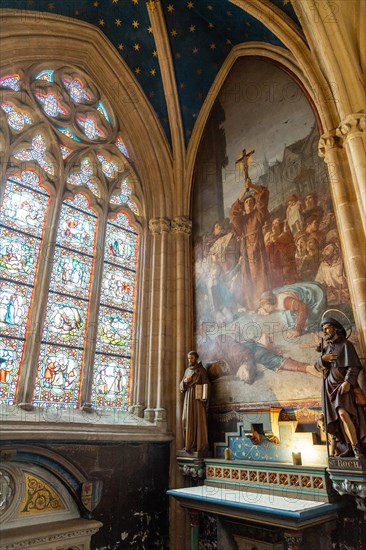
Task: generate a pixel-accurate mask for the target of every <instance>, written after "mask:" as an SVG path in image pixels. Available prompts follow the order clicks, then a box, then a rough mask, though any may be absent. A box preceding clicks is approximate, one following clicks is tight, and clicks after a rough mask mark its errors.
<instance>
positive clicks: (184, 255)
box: [169, 216, 192, 550]
mask: <svg viewBox="0 0 366 550" xmlns="http://www.w3.org/2000/svg"><path fill="white" fill-rule="evenodd" d="M171 231H172V237H174V244H175V270H174V269H172V270H171V272H172V274H173V276H174V278H175V304H174V305H175V307H174V310H175V317H174V323H175V331H176V332H175V340H176V348H175V360H173V361H172V364H173V365H174V364H175V374H174V375H173V377H172V378H171V380H172V383H173V384H174V385H175V388H174V390H173V391H175V400H174V402H175V410H174V409H173V410H172V417H173V418H172V430H173V431H174V432H175V441H173V442H172V445H171V453H170V464H171V474H170V483H171V486H172V487H182V486H183V476H182V474H181V473H180V471H179V468H178V463H177V460H176V450H177V448H178V449H180V448H182V446H183V430H182V404H183V399H182V394H181V392H180V390H179V383H180V381H181V378H182V377H183V373H184V368H185V365H186V357H187V353H188V351H189V349H188V348H190V347H191V345H192V343H191V338H192V322H191V311H192V290H191V280H192V266H191V249H190V235H191V232H192V222H191V220H190V219H189V218H188V217H186V216H180V217H177V218H174V219H173V220H172V225H171ZM172 240H173V239H172ZM169 519H170V525H173V526H174V533H172V534H171V537H170V538H171V541H172V546H173V545H174V548H177V550H185V549H186V548H187V543H188V540H189V537H190V533H189V531H188V528H189V527H188V525H187V521H186V518H185V513H184V510H183V509H182V507H181V506H180V505H179V504H178V502H176V500H175V499H173V501H172V502H171V504H170V512H169Z"/></svg>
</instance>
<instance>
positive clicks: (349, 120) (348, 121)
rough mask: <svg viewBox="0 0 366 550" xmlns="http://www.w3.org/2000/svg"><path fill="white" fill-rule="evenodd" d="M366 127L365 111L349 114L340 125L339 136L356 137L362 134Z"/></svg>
mask: <svg viewBox="0 0 366 550" xmlns="http://www.w3.org/2000/svg"><path fill="white" fill-rule="evenodd" d="M365 128H366V114H365V113H363V112H360V113H352V114H350V115H347V116H346V118H345V119H344V120H342V122H341V123H340V125H339V126H338V128H337V130H336V133H337V136H340V137H342V138H350V137H354V136H355V135H357V134H361V133H362V132H364V131H365Z"/></svg>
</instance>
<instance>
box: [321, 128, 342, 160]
mask: <svg viewBox="0 0 366 550" xmlns="http://www.w3.org/2000/svg"><path fill="white" fill-rule="evenodd" d="M336 132H337V131H336V130H331V131H330V132H326V133H325V134H323V135H322V136H321V138H320V139H319V144H318V154H319V156H320V157H322V158H324V157H326V155H327V153H328V151H329V150H330V149H335V148H341V147H342V144H343V139H342V137H341V136H339V135H337V133H336Z"/></svg>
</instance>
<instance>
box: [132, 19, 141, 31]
mask: <svg viewBox="0 0 366 550" xmlns="http://www.w3.org/2000/svg"><path fill="white" fill-rule="evenodd" d="M132 26H133V28H134V29H138V28H139V26H140V23H139V22H138V21H137V19H135V20H134V21H132Z"/></svg>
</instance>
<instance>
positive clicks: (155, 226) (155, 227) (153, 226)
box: [149, 218, 160, 235]
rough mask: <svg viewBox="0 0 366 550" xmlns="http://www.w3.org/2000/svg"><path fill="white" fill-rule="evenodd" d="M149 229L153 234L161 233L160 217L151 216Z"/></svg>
mask: <svg viewBox="0 0 366 550" xmlns="http://www.w3.org/2000/svg"><path fill="white" fill-rule="evenodd" d="M149 230H150V233H152V234H153V235H159V233H160V218H151V220H149Z"/></svg>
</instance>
